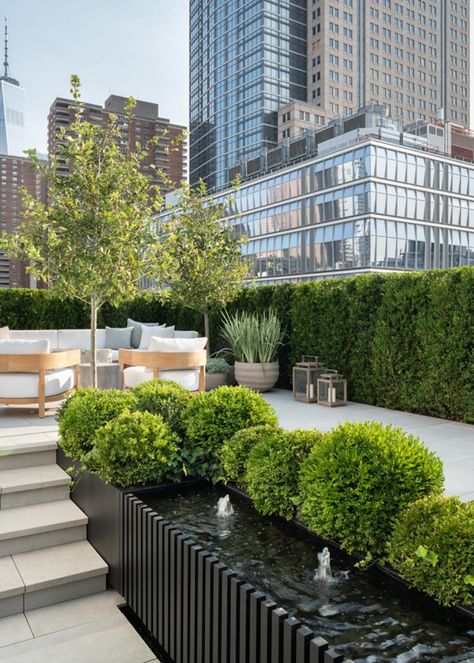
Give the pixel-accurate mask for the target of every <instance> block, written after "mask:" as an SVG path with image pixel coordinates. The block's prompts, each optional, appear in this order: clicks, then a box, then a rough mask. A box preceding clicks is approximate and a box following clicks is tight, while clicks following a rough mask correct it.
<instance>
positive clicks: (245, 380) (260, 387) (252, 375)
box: [222, 310, 283, 391]
mask: <svg viewBox="0 0 474 663" xmlns="http://www.w3.org/2000/svg"><path fill="white" fill-rule="evenodd" d="M222 336H223V338H224V339H225V340H226V341H227V342H228V343H229V345H230V351H231V352H232V355H233V356H234V359H235V379H236V381H237V382H238V384H240V385H242V386H244V387H249V388H250V389H255V390H256V391H268V390H269V389H272V387H274V386H275V384H276V383H277V380H278V376H279V365H278V359H277V353H278V349H279V347H280V346H281V344H282V339H283V331H282V328H281V324H280V320H279V319H278V316H277V315H276V313H275V312H274V311H271V310H270V311H267V312H266V313H263V314H262V315H259V314H258V313H245V312H242V313H235V314H234V315H233V316H230V315H229V314H228V313H225V314H224V323H223V326H222Z"/></svg>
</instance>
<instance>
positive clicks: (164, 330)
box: [138, 325, 174, 350]
mask: <svg viewBox="0 0 474 663" xmlns="http://www.w3.org/2000/svg"><path fill="white" fill-rule="evenodd" d="M153 336H158V337H160V338H174V327H146V326H145V325H142V337H141V340H140V346H139V348H138V349H139V350H148V349H149V347H150V341H151V339H152V337H153Z"/></svg>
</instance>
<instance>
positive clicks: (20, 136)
mask: <svg viewBox="0 0 474 663" xmlns="http://www.w3.org/2000/svg"><path fill="white" fill-rule="evenodd" d="M3 67H4V71H3V76H0V154H9V155H16V156H24V151H25V150H26V148H27V144H26V132H25V110H26V96H25V90H24V88H22V87H21V85H20V83H19V82H18V81H17V80H15V79H14V78H12V77H11V76H10V73H9V63H8V27H7V22H6V19H5V60H4V63H3Z"/></svg>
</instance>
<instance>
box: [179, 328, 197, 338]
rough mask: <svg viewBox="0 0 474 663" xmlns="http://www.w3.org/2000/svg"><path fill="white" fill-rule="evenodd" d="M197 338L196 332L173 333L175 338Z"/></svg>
mask: <svg viewBox="0 0 474 663" xmlns="http://www.w3.org/2000/svg"><path fill="white" fill-rule="evenodd" d="M198 336H199V334H198V332H197V331H177V330H176V329H175V331H174V337H175V338H197V337H198Z"/></svg>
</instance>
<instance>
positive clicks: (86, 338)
mask: <svg viewBox="0 0 474 663" xmlns="http://www.w3.org/2000/svg"><path fill="white" fill-rule="evenodd" d="M96 343H97V347H98V348H105V329H98V330H97V333H96ZM90 349H91V332H90V329H59V330H58V350H90Z"/></svg>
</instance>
